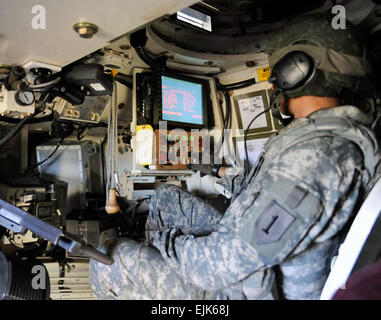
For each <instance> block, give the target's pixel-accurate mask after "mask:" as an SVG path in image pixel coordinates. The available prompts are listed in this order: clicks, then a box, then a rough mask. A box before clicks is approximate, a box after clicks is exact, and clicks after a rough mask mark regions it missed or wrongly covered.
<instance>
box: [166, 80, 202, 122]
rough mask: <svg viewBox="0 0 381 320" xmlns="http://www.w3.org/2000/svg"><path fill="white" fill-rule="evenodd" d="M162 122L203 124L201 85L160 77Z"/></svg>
mask: <svg viewBox="0 0 381 320" xmlns="http://www.w3.org/2000/svg"><path fill="white" fill-rule="evenodd" d="M161 85H162V89H161V90H162V114H163V116H162V120H166V121H175V122H184V123H192V124H203V123H204V121H203V99H202V85H201V84H198V83H194V82H190V81H185V80H180V79H176V78H171V77H167V76H162V77H161Z"/></svg>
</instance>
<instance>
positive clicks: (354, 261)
mask: <svg viewBox="0 0 381 320" xmlns="http://www.w3.org/2000/svg"><path fill="white" fill-rule="evenodd" d="M380 213H381V179H379V180H378V181H377V183H376V184H375V185H374V187H373V189H372V190H371V191H370V192H369V194H368V196H367V198H366V199H365V201H364V202H363V204H362V206H361V208H360V210H359V211H358V213H357V215H356V217H355V219H354V221H353V223H352V225H351V227H350V229H349V231H348V233H347V235H346V237H345V240H344V242H343V243H342V244H341V246H340V248H339V250H338V255H337V256H336V257H335V258H334V259H333V261H332V266H331V272H330V274H329V276H328V278H327V281H326V283H325V285H324V288H323V291H322V293H321V296H320V300H330V299H332V297H333V296H334V294H335V293H336V291H337V290H338V289H340V288H344V286H345V283H346V281H347V279H348V278H349V277H350V275H351V274H353V273H354V272H355V271H357V270H359V269H361V268H363V267H365V266H366V265H368V264H371V263H374V262H375V260H377V259H379V257H380V252H381V241H380V237H381V215H380Z"/></svg>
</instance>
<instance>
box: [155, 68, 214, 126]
mask: <svg viewBox="0 0 381 320" xmlns="http://www.w3.org/2000/svg"><path fill="white" fill-rule="evenodd" d="M157 76H158V88H157V89H158V94H157V97H158V99H157V101H156V103H155V104H156V105H157V107H156V108H155V109H156V110H154V112H155V114H154V119H155V118H156V119H155V121H154V122H155V124H156V125H158V124H159V121H166V122H167V127H168V128H170V129H175V128H181V127H183V128H187V129H203V128H209V118H208V117H209V109H210V105H209V99H208V94H209V93H208V92H209V91H208V89H209V88H210V83H209V81H208V80H205V79H200V78H194V77H189V76H183V75H177V74H176V75H173V74H169V73H162V74H159V75H157ZM163 76H164V77H168V78H173V79H178V80H183V81H187V82H191V83H196V84H201V88H202V106H203V109H202V124H195V123H188V122H180V121H168V120H163V113H162V110H163V96H162V77H163Z"/></svg>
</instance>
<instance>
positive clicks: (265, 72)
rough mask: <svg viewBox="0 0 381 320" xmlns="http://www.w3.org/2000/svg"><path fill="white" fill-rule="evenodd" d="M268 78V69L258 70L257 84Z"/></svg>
mask: <svg viewBox="0 0 381 320" xmlns="http://www.w3.org/2000/svg"><path fill="white" fill-rule="evenodd" d="M269 78H270V67H265V68H261V69H258V80H259V82H262V81H267V80H268V79H269Z"/></svg>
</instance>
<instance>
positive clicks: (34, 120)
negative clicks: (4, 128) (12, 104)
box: [0, 114, 53, 124]
mask: <svg viewBox="0 0 381 320" xmlns="http://www.w3.org/2000/svg"><path fill="white" fill-rule="evenodd" d="M52 120H53V114H49V115H47V116H44V117H41V118H32V119H29V121H28V124H29V123H41V122H48V121H52ZM21 121H22V120H19V119H14V118H8V117H2V116H0V122H5V123H10V124H18V123H20V122H21Z"/></svg>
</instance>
